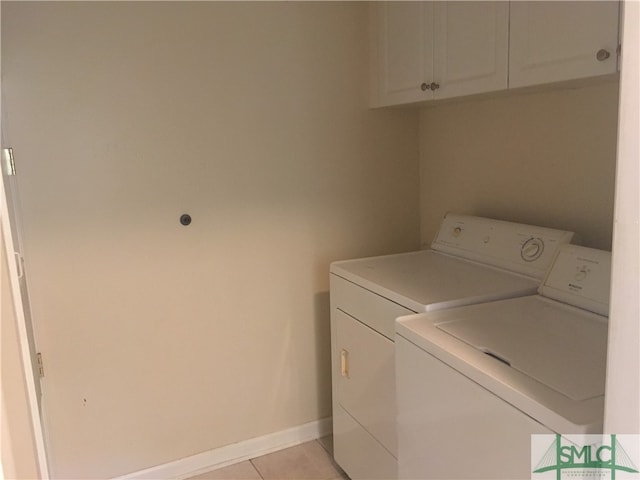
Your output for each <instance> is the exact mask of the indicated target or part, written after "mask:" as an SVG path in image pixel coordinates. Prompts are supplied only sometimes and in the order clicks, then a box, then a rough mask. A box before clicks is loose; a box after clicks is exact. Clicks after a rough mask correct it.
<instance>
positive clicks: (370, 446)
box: [333, 406, 398, 480]
mask: <svg viewBox="0 0 640 480" xmlns="http://www.w3.org/2000/svg"><path fill="white" fill-rule="evenodd" d="M333 457H334V459H335V461H336V462H337V463H338V465H340V467H341V468H342V469H343V470H344V471H345V472H347V474H348V475H349V478H351V479H352V480H367V479H371V480H391V479H394V478H396V476H397V468H398V463H397V461H396V459H395V457H393V456H392V455H391V454H390V453H389V452H388V451H387V450H386V449H385V448H384V447H383V446H382V445H380V443H379V442H378V441H377V440H376V439H375V438H373V437H372V436H371V434H370V433H369V432H367V431H366V430H365V429H364V428H362V425H360V424H359V423H358V422H356V421H355V420H354V419H353V418H352V417H351V416H350V415H349V414H348V413H347V412H346V411H345V410H344V409H343V408H342V407H340V406H334V410H333Z"/></svg>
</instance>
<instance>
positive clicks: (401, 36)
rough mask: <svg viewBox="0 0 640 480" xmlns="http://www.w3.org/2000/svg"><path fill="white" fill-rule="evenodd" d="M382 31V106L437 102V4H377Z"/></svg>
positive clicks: (379, 41) (380, 83)
mask: <svg viewBox="0 0 640 480" xmlns="http://www.w3.org/2000/svg"><path fill="white" fill-rule="evenodd" d="M373 8H375V9H376V17H377V31H378V48H377V50H378V51H377V60H378V90H379V92H378V93H379V98H378V100H379V104H380V105H397V104H402V103H409V102H417V101H421V100H429V99H431V98H433V93H432V92H431V90H423V89H422V84H423V83H425V82H426V83H430V82H431V81H432V80H431V79H432V77H433V75H432V71H433V4H432V3H430V2H379V3H374V5H373Z"/></svg>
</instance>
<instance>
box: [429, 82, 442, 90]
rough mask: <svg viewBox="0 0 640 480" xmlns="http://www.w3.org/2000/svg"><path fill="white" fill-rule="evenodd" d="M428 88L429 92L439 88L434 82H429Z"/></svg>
mask: <svg viewBox="0 0 640 480" xmlns="http://www.w3.org/2000/svg"><path fill="white" fill-rule="evenodd" d="M430 87H431V90H437V89H439V88H440V84H439V83H436V82H431V85H430Z"/></svg>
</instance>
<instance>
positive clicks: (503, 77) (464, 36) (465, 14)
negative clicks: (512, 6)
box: [433, 1, 509, 98]
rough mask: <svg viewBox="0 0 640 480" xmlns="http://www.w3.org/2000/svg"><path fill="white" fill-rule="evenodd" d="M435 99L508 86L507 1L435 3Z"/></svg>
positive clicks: (489, 90) (501, 88)
mask: <svg viewBox="0 0 640 480" xmlns="http://www.w3.org/2000/svg"><path fill="white" fill-rule="evenodd" d="M434 8H435V16H434V19H435V28H434V45H435V48H434V73H433V78H434V81H435V82H436V84H437V85H439V88H438V89H437V90H436V91H435V95H434V96H435V98H449V97H458V96H462V95H471V94H473V93H482V92H491V91H494V90H504V89H505V88H507V64H508V56H509V45H508V44H509V4H508V2H477V1H476V2H436V4H435V7H434Z"/></svg>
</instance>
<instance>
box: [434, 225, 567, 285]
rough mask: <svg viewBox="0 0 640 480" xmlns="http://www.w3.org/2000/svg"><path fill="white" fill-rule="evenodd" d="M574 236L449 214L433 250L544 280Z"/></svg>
mask: <svg viewBox="0 0 640 480" xmlns="http://www.w3.org/2000/svg"><path fill="white" fill-rule="evenodd" d="M572 238H573V233H572V232H567V231H564V230H556V229H551V228H545V227H537V226H533V225H525V224H521V223H512V222H505V221H502V220H494V219H490V218H483V217H474V216H467V215H455V214H447V216H445V218H444V219H443V220H442V223H441V225H440V230H439V232H438V234H437V235H436V238H435V239H434V241H433V243H432V244H431V248H432V249H433V250H436V251H440V252H443V253H449V254H451V255H456V256H459V257H463V258H467V259H469V260H475V261H478V262H482V263H485V264H488V265H492V266H495V267H500V268H505V269H507V270H510V271H513V272H517V273H522V274H525V275H529V276H532V277H534V278H539V279H542V278H543V277H544V274H545V272H546V270H547V268H548V267H549V266H550V265H551V261H552V260H553V257H554V254H555V252H556V251H557V249H558V247H559V246H560V245H563V244H566V243H569V242H570V241H571V239H572Z"/></svg>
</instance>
